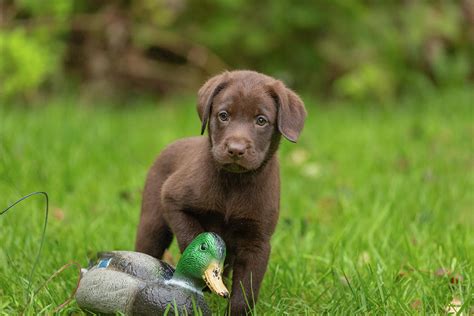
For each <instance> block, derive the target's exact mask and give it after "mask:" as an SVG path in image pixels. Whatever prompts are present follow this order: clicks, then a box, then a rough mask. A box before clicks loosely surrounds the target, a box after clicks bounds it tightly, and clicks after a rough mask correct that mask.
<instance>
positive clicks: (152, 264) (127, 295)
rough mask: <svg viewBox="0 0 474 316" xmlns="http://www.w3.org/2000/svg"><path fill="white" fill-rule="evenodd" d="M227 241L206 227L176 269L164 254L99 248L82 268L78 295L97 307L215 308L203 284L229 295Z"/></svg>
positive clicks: (154, 311)
mask: <svg viewBox="0 0 474 316" xmlns="http://www.w3.org/2000/svg"><path fill="white" fill-rule="evenodd" d="M225 253H226V250H225V244H224V241H223V240H222V239H221V238H220V237H219V236H218V235H216V234H214V233H202V234H200V235H198V236H197V237H196V238H195V239H194V240H193V242H192V243H191V244H190V245H189V246H188V247H187V248H186V249H185V251H184V252H183V254H182V256H181V258H180V260H179V262H178V264H177V266H176V269H174V268H173V267H172V266H171V265H169V264H167V263H166V262H163V261H161V260H158V259H155V258H153V257H151V256H149V255H146V254H143V253H139V252H133V251H111V252H102V253H99V254H98V258H97V261H96V262H95V263H94V264H93V265H92V266H91V267H90V268H89V269H88V270H85V271H84V272H83V274H82V277H81V280H80V283H79V287H78V289H77V292H76V301H77V303H78V305H79V306H80V307H81V308H82V309H84V310H88V311H91V312H95V313H106V314H113V313H117V312H120V313H124V314H126V315H161V314H163V313H165V311H166V310H167V309H169V312H170V313H171V314H173V313H174V311H175V306H176V308H177V309H178V311H179V312H180V313H183V312H187V313H188V314H194V312H195V311H196V310H198V309H200V310H201V312H202V313H203V314H204V315H210V314H211V312H210V310H209V307H208V306H207V304H206V302H205V300H204V295H203V293H202V289H203V288H204V287H205V286H206V284H207V285H208V287H209V288H210V289H211V291H213V292H215V293H216V294H218V295H220V296H222V297H228V295H229V292H228V291H227V289H226V287H225V286H224V283H223V282H222V270H223V264H224V259H225Z"/></svg>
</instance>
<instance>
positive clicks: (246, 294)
mask: <svg viewBox="0 0 474 316" xmlns="http://www.w3.org/2000/svg"><path fill="white" fill-rule="evenodd" d="M269 257H270V243H269V242H265V243H263V244H261V245H258V246H255V247H252V248H251V249H249V248H246V249H245V250H241V251H239V252H238V256H236V258H235V262H234V267H233V276H232V295H231V299H230V311H231V315H246V314H247V313H249V312H250V311H251V310H252V309H253V307H254V304H255V303H256V302H257V298H258V292H259V290H260V284H261V282H262V279H263V275H264V274H265V271H266V269H267V263H268V258H269Z"/></svg>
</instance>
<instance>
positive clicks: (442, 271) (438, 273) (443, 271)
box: [435, 268, 451, 277]
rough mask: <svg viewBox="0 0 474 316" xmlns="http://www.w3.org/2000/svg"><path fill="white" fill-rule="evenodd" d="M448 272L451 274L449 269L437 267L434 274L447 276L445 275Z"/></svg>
mask: <svg viewBox="0 0 474 316" xmlns="http://www.w3.org/2000/svg"><path fill="white" fill-rule="evenodd" d="M450 274H451V271H450V270H449V269H445V268H439V269H438V270H436V272H435V275H436V276H439V277H443V276H447V275H450Z"/></svg>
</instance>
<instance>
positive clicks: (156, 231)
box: [135, 214, 173, 259]
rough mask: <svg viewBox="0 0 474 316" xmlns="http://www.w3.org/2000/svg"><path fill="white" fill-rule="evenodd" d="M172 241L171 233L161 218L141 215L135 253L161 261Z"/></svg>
mask: <svg viewBox="0 0 474 316" xmlns="http://www.w3.org/2000/svg"><path fill="white" fill-rule="evenodd" d="M172 241H173V233H172V232H171V229H170V228H169V226H168V225H167V224H166V222H165V219H164V218H163V216H157V217H155V216H143V214H142V217H141V220H140V224H139V226H138V233H137V241H136V243H135V250H136V251H138V252H143V253H146V254H148V255H150V256H153V257H155V258H157V259H161V258H162V257H163V253H164V252H165V249H167V248H168V247H169V246H170V244H171V242H172Z"/></svg>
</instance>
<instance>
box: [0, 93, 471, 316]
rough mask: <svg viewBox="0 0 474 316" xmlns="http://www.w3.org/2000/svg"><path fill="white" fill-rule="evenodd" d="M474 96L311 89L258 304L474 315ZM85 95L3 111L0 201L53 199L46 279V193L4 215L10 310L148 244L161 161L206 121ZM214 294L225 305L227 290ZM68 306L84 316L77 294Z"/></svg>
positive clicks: (190, 109) (280, 309)
mask: <svg viewBox="0 0 474 316" xmlns="http://www.w3.org/2000/svg"><path fill="white" fill-rule="evenodd" d="M473 100H474V94H473V93H472V92H468V91H467V90H452V91H446V92H442V93H439V94H436V95H430V96H419V97H416V98H411V99H406V100H405V101H403V102H399V103H394V104H391V105H384V106H381V105H379V104H375V103H374V104H364V105H360V104H344V103H338V104H334V105H322V104H321V103H320V102H315V101H311V99H306V105H307V108H308V111H309V117H308V120H307V124H306V126H305V130H304V131H303V134H302V137H301V139H300V141H299V142H298V144H291V143H289V142H287V141H283V142H282V146H281V149H280V151H279V156H280V161H281V176H282V196H281V214H280V221H279V224H278V228H277V231H276V233H275V235H274V236H273V239H272V245H273V250H272V255H271V259H270V263H269V268H268V272H267V274H266V276H265V279H264V282H263V285H262V289H261V291H260V293H261V295H260V299H259V302H258V305H257V308H256V311H255V312H256V314H285V313H286V314H291V315H296V314H316V313H317V314H320V313H330V314H354V313H370V314H373V315H377V314H413V313H420V314H423V313H427V314H434V313H444V311H445V309H446V308H447V306H448V305H449V303H450V302H452V301H453V300H455V301H458V302H460V304H461V305H462V307H458V309H459V308H462V309H463V310H464V311H465V312H466V313H469V312H472V310H471V307H470V306H472V305H474V291H473V286H472V284H473V278H474V273H473V258H474V234H473V230H474V229H473V228H474V208H473V205H474V197H473V184H474V183H473V182H474V156H473V155H474V151H473V149H474V148H473V139H474V138H473V137H474V123H473V122H474V120H473V119H474V118H473ZM83 103H84V102H82V103H81V104H80V105H78V104H77V102H76V101H75V100H74V99H73V98H61V99H55V100H53V101H51V102H49V103H48V105H39V106H33V107H29V108H25V107H21V106H17V107H5V106H3V107H0V192H1V194H0V209H3V208H4V207H6V206H8V205H9V204H10V203H12V202H14V201H15V200H16V199H18V198H19V197H21V196H23V195H25V194H27V193H29V192H33V191H47V192H48V193H49V196H50V218H49V223H48V228H47V233H46V241H45V245H44V249H43V253H42V257H41V260H40V262H39V266H38V270H37V273H35V275H34V278H33V284H32V286H31V287H28V285H27V283H28V281H27V279H28V274H29V272H30V270H31V266H32V264H33V261H34V256H35V253H36V252H37V250H38V247H39V240H40V235H41V226H42V224H43V216H44V215H43V212H44V210H43V205H44V201H43V199H42V198H41V197H40V196H37V197H33V198H31V199H29V200H27V201H24V202H22V204H19V205H18V206H17V207H15V208H14V209H12V210H11V211H10V212H9V213H7V214H6V215H5V216H2V217H0V232H1V233H0V244H1V248H0V262H1V264H0V314H2V313H3V314H18V313H20V312H22V311H23V310H24V309H25V306H26V302H27V297H30V298H31V293H32V292H34V290H35V289H36V288H38V286H39V285H40V284H41V283H42V282H44V280H46V279H47V278H48V277H49V276H51V275H52V274H53V273H54V272H55V271H56V270H57V269H59V268H60V267H61V266H63V265H64V264H66V263H67V262H70V261H77V262H79V263H81V264H82V265H86V264H87V262H88V258H90V257H92V255H93V254H94V253H95V252H96V251H99V250H112V249H133V245H134V239H135V231H136V226H137V222H138V216H139V210H140V201H141V197H140V194H141V190H142V187H143V184H144V179H145V175H146V172H147V169H148V167H149V166H150V164H151V163H152V161H153V159H154V157H155V156H156V155H157V154H158V153H159V152H160V150H161V149H163V148H164V147H165V146H166V145H167V144H169V143H170V142H172V141H173V140H175V139H178V138H181V137H186V136H191V135H197V134H198V133H199V130H200V125H199V122H198V118H197V115H196V110H195V108H194V101H193V99H192V98H189V99H183V100H174V101H163V102H158V105H157V104H156V102H151V101H146V100H145V101H144V100H137V101H135V102H132V103H133V104H130V106H128V107H123V108H116V107H115V108H114V107H112V106H108V105H104V106H98V105H96V104H92V103H91V104H83ZM178 104H179V106H178ZM171 252H172V254H173V256H174V258H175V260H176V259H177V258H178V256H179V255H178V251H177V248H176V245H175V244H173V248H172V251H171ZM76 282H77V271H76V270H74V269H68V270H66V271H65V272H64V273H62V274H60V275H59V276H58V277H57V278H55V279H53V280H52V281H51V282H50V283H48V284H47V285H46V287H45V288H44V289H43V290H41V291H40V292H39V293H38V294H37V295H36V296H34V297H33V298H31V299H30V300H28V301H29V303H28V307H27V309H26V313H27V314H38V313H45V314H47V313H51V311H52V310H53V309H54V308H55V307H56V306H58V305H59V304H61V303H62V302H63V301H64V300H66V299H67V297H68V296H69V295H70V293H71V292H72V291H73V289H74V287H75V284H76ZM28 288H29V293H27V292H26V291H27V289H28ZM206 295H208V294H206ZM208 298H209V300H210V302H211V305H212V308H213V310H215V311H216V313H218V314H222V312H223V310H224V306H225V301H224V299H221V298H217V297H211V296H210V295H209V296H208ZM63 311H67V312H78V313H79V312H80V310H79V309H78V307H77V305H76V304H75V302H72V303H71V304H69V305H68V306H67V307H66V308H65V309H64V310H63Z"/></svg>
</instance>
